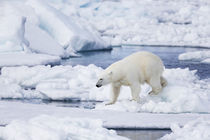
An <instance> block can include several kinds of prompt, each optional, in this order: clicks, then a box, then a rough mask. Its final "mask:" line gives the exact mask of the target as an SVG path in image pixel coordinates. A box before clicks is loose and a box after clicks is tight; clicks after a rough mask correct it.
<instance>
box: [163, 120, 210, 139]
mask: <svg viewBox="0 0 210 140" xmlns="http://www.w3.org/2000/svg"><path fill="white" fill-rule="evenodd" d="M171 130H172V133H171V134H167V135H165V136H164V137H162V138H161V140H176V139H179V140H189V139H192V138H193V139H194V140H208V139H210V121H209V120H205V119H203V118H199V119H196V120H193V121H190V122H188V123H187V124H185V125H184V126H183V127H180V126H179V124H173V125H171Z"/></svg>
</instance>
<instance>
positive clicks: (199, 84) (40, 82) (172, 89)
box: [0, 65, 210, 113]
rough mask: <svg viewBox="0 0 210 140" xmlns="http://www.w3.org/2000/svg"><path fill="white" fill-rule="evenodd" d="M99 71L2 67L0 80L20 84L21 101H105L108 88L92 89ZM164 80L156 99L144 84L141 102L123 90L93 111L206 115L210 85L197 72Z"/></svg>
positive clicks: (171, 72)
mask: <svg viewBox="0 0 210 140" xmlns="http://www.w3.org/2000/svg"><path fill="white" fill-rule="evenodd" d="M102 70H103V69H102V68H100V67H96V66H95V65H89V66H80V65H78V66H74V67H72V66H55V67H51V66H41V65H40V66H35V67H27V66H22V67H4V68H2V71H1V76H0V78H1V77H2V78H5V79H9V80H11V81H13V83H14V84H16V85H19V87H21V88H22V90H23V91H24V92H23V93H22V98H24V97H29V98H31V97H34V98H42V99H51V100H63V99H71V98H78V99H81V100H96V101H105V102H107V101H108V100H109V93H110V86H109V85H108V86H105V87H102V88H96V86H95V84H96V82H97V77H98V75H99V74H100V73H101V72H102ZM16 73H18V75H17V74H16ZM164 77H165V78H166V79H167V80H168V86H167V87H166V88H165V89H164V90H163V91H162V92H161V93H160V94H159V95H157V96H150V95H148V93H149V91H150V90H151V88H150V87H149V86H148V85H146V84H145V85H143V86H142V91H141V94H140V97H141V101H140V103H136V102H131V101H129V99H131V94H130V89H129V88H128V87H122V90H121V94H120V96H119V100H118V102H117V103H116V104H114V105H110V106H105V105H104V103H102V104H98V105H97V106H96V109H97V110H104V109H105V110H107V109H108V110H118V111H127V112H162V113H180V112H209V110H210V108H209V106H208V104H209V103H210V102H209V99H210V95H209V88H210V87H209V86H208V84H209V83H208V82H206V81H204V80H199V78H198V77H197V76H196V71H190V70H189V69H180V68H177V69H166V70H165V72H164ZM0 80H1V79H0ZM7 87H8V88H9V86H2V87H1V88H2V89H4V88H7ZM25 89H35V91H36V94H33V93H28V92H30V91H27V92H25ZM5 90H6V89H5ZM38 93H39V94H38ZM9 95H10V96H11V97H10V98H17V97H16V95H15V93H14V95H12V94H9ZM18 95H21V94H18ZM29 95H30V96H29ZM32 95H34V96H32ZM0 96H1V97H4V96H5V94H4V93H1V92H0ZM7 97H8V96H7ZM18 97H19V98H21V97H20V96H18Z"/></svg>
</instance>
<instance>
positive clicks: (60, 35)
mask: <svg viewBox="0 0 210 140" xmlns="http://www.w3.org/2000/svg"><path fill="white" fill-rule="evenodd" d="M27 5H30V6H31V7H33V8H34V9H35V12H36V14H37V15H38V17H39V18H40V26H41V28H43V29H44V30H45V31H47V32H48V33H49V34H50V35H51V36H53V37H54V38H55V39H56V40H57V41H58V43H59V44H61V45H62V46H63V47H66V48H67V47H72V48H73V49H74V50H76V51H83V50H94V49H95V50H96V49H105V48H106V47H108V45H107V44H106V43H105V42H104V41H103V40H102V39H100V37H99V36H97V34H93V33H91V32H89V31H88V30H87V29H86V28H85V27H84V26H83V25H80V24H78V22H76V21H74V20H72V19H71V17H67V16H65V15H64V14H62V13H60V12H59V11H57V10H56V9H54V8H53V7H51V6H50V5H48V4H47V3H45V2H43V1H40V0H38V1H33V0H29V1H28V2H27ZM69 45H70V46H69Z"/></svg>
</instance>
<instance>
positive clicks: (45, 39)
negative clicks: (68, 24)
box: [25, 22, 65, 57]
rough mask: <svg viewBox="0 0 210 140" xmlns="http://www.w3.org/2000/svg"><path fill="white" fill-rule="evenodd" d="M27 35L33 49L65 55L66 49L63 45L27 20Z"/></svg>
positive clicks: (43, 52)
mask: <svg viewBox="0 0 210 140" xmlns="http://www.w3.org/2000/svg"><path fill="white" fill-rule="evenodd" d="M25 36H26V39H27V40H28V41H29V45H30V50H31V51H33V52H36V53H42V54H49V55H55V56H60V57H65V50H64V49H63V48H62V46H61V45H60V44H58V43H57V42H56V41H55V40H54V39H53V38H52V37H51V36H49V35H48V34H47V33H46V32H45V31H43V30H41V29H40V28H39V27H37V26H36V25H33V24H29V23H27V22H26V25H25Z"/></svg>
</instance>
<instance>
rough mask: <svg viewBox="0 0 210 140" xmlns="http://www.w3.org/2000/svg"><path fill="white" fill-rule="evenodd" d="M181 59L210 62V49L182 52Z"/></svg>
mask: <svg viewBox="0 0 210 140" xmlns="http://www.w3.org/2000/svg"><path fill="white" fill-rule="evenodd" d="M179 60H193V61H198V62H201V63H210V51H195V52H187V53H182V54H180V55H179Z"/></svg>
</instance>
